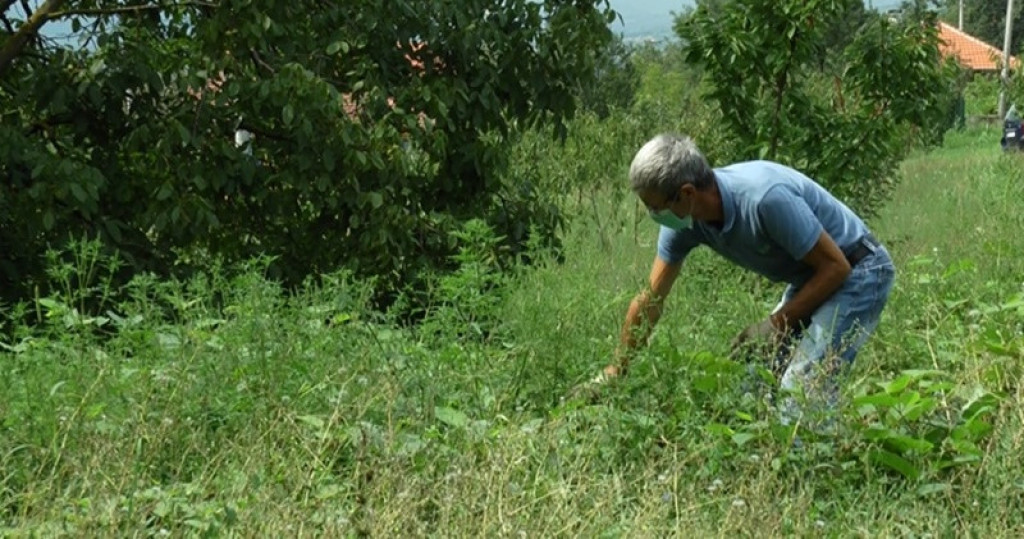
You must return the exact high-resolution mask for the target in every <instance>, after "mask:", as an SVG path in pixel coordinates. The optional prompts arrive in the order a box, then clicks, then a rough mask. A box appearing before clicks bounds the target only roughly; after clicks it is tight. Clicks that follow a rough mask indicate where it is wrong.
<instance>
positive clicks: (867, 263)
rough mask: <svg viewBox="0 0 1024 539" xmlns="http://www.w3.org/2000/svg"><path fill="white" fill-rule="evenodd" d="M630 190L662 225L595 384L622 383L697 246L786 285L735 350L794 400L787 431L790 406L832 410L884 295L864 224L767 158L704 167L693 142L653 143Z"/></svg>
mask: <svg viewBox="0 0 1024 539" xmlns="http://www.w3.org/2000/svg"><path fill="white" fill-rule="evenodd" d="M629 179H630V183H631V186H632V189H633V192H634V193H636V195H637V196H639V197H640V199H641V200H642V201H643V203H644V205H646V206H647V209H648V212H649V213H650V216H651V218H652V219H654V221H656V222H657V223H659V224H660V225H661V229H660V233H659V236H658V250H657V256H656V257H655V259H654V265H653V268H652V269H651V274H650V283H649V288H648V289H647V290H644V291H642V292H641V293H639V294H638V295H637V296H636V297H635V298H634V299H633V301H632V303H631V304H630V306H629V310H628V312H627V314H626V320H625V323H624V325H623V328H622V335H621V346H620V348H619V350H618V351H617V352H616V356H617V358H618V361H617V362H613V363H612V364H610V365H608V366H607V367H605V369H604V371H603V373H602V375H601V376H599V379H601V380H605V379H608V378H611V377H615V376H619V375H623V374H625V373H626V369H627V368H628V365H629V359H630V355H631V353H632V352H633V351H634V350H635V349H636V347H637V346H638V345H639V343H641V342H645V341H646V340H647V338H648V336H649V335H650V330H651V328H652V327H653V326H654V324H656V323H657V321H658V319H659V318H660V317H661V314H662V310H663V305H664V301H665V298H666V297H667V296H668V295H669V292H670V291H671V290H672V285H673V283H674V282H675V281H676V278H677V277H678V276H679V273H680V270H681V268H682V265H683V261H684V259H685V258H686V256H687V255H688V254H689V252H690V251H691V250H692V249H693V248H694V247H697V246H698V245H706V246H708V247H710V248H711V249H713V250H714V251H716V252H717V253H718V254H720V255H721V256H723V257H724V258H726V259H728V260H730V261H732V262H733V263H736V264H738V265H740V266H742V267H744V268H747V269H749V270H752V271H755V272H757V273H759V274H761V275H763V276H765V277H767V278H768V279H771V280H773V281H776V282H785V283H788V286H787V288H786V290H785V292H784V293H783V296H782V301H781V302H780V303H779V304H778V306H777V307H776V308H775V309H774V310H773V311H772V312H771V314H770V315H769V316H768V317H767V318H765V319H764V320H762V321H760V322H757V323H755V324H753V325H751V326H750V327H748V328H746V329H744V330H743V331H742V332H741V333H740V334H739V335H738V336H737V337H736V338H735V340H734V341H733V350H734V352H739V351H741V350H743V349H748V350H749V349H750V348H747V347H750V346H751V345H760V346H756V347H753V349H755V350H760V351H761V353H765V350H766V348H765V347H764V346H763V345H768V346H770V347H771V348H770V349H771V350H772V352H771V354H772V356H774V357H771V356H770V357H765V358H764V360H765V361H766V362H768V363H769V364H770V365H771V366H772V368H773V369H772V370H773V371H774V372H775V373H776V376H781V384H780V385H781V388H782V389H783V390H786V391H787V392H793V393H792V394H791V395H790V396H788V397H786V398H785V399H784V400H783V401H782V402H781V406H780V412H781V413H782V417H783V421H784V422H787V423H788V422H793V421H795V420H797V419H799V418H800V415H801V413H802V410H804V408H803V407H801V406H800V405H799V403H798V401H797V400H796V399H795V398H794V395H795V392H796V390H802V391H803V393H804V396H805V397H806V398H807V399H808V400H809V401H814V402H816V403H817V404H819V405H823V406H821V407H822V408H826V409H828V408H832V407H834V406H835V404H836V400H837V398H838V380H837V374H838V370H839V367H842V366H844V365H848V364H849V363H851V362H852V361H853V359H854V357H855V356H856V355H857V352H858V350H859V349H860V348H861V346H862V345H863V344H864V342H865V341H866V340H867V338H868V337H869V336H870V335H871V333H872V332H873V331H874V329H875V327H876V325H877V323H878V319H879V316H880V314H881V312H882V309H883V308H884V307H885V304H886V301H887V300H888V297H889V292H890V290H891V288H892V283H893V278H894V274H895V271H894V268H893V263H892V259H891V258H890V257H889V253H888V252H887V250H886V249H885V247H883V246H882V245H881V244H880V243H879V242H878V241H877V240H876V239H875V238H874V237H873V236H872V235H871V233H870V232H869V231H868V228H867V226H866V225H865V224H864V222H863V220H861V218H860V217H858V216H857V215H856V214H854V213H853V212H852V211H851V210H850V209H849V208H848V207H847V206H846V205H845V204H843V203H842V202H840V201H839V200H837V199H836V198H835V197H833V196H832V195H831V194H830V193H829V192H828V191H826V190H825V189H824V188H822V187H821V186H820V185H818V184H817V183H816V182H814V181H813V180H811V179H810V178H808V177H807V176H805V175H804V174H802V173H800V172H798V171H796V170H793V169H791V168H789V167H786V166H783V165H781V164H778V163H772V162H769V161H750V162H743V163H736V164H733V165H731V166H726V167H723V168H716V169H712V168H711V167H710V166H709V164H708V162H707V160H706V159H705V158H704V156H703V155H702V154H701V152H700V150H699V149H698V148H697V146H696V145H695V144H694V143H693V141H692V140H690V138H688V137H685V136H677V135H671V134H662V135H658V136H656V137H654V138H653V139H652V140H650V141H649V142H647V143H646V144H645V145H644V146H643V147H642V148H640V150H639V151H638V152H637V153H636V156H635V157H634V159H633V162H632V164H631V165H630V169H629Z"/></svg>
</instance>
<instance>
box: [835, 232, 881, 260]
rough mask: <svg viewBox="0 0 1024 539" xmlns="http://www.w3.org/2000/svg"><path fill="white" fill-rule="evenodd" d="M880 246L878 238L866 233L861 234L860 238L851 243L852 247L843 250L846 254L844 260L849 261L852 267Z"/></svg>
mask: <svg viewBox="0 0 1024 539" xmlns="http://www.w3.org/2000/svg"><path fill="white" fill-rule="evenodd" d="M881 246H882V244H881V243H878V240H876V239H875V237H874V236H872V235H871V234H870V233H868V234H865V235H863V236H861V238H860V239H859V240H857V243H855V244H854V245H853V248H852V249H849V250H847V251H844V253H843V254H845V255H846V260H847V262H849V263H850V267H851V268H852V267H853V266H856V265H857V263H858V262H860V261H861V260H863V259H864V258H865V257H867V256H868V255H870V254H871V253H874V252H875V251H876V250H878V249H879V248H880V247H881Z"/></svg>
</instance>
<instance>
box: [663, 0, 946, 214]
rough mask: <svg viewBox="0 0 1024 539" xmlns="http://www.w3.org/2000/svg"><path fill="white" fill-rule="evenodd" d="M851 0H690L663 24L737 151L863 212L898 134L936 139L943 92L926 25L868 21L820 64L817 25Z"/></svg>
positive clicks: (876, 193) (942, 122)
mask: <svg viewBox="0 0 1024 539" xmlns="http://www.w3.org/2000/svg"><path fill="white" fill-rule="evenodd" d="M852 3H853V2H851V1H835V0H815V1H797V0H793V1H782V2H775V1H768V0H736V1H733V2H727V3H725V5H724V6H723V7H721V8H717V9H712V8H709V7H706V6H705V5H704V4H698V7H697V9H696V10H694V11H693V12H692V13H690V14H686V15H683V16H680V17H678V18H677V19H676V21H675V31H676V33H677V34H678V35H679V36H680V37H681V38H682V39H683V41H684V43H685V48H686V57H687V59H688V61H690V62H692V63H693V64H696V65H700V66H702V68H703V69H704V70H705V73H706V76H707V84H708V89H707V92H706V94H707V96H708V97H710V98H713V99H714V100H715V101H716V102H717V103H718V104H719V106H720V107H721V109H722V113H723V115H724V118H725V122H726V125H727V126H728V127H729V130H730V132H731V134H732V136H733V137H734V138H736V139H737V140H740V141H742V143H743V144H744V148H743V151H742V152H741V157H743V158H767V159H772V160H779V161H782V162H785V163H788V164H790V165H793V166H795V167H796V168H798V169H801V170H803V171H805V172H806V173H808V174H809V175H810V176H811V177H814V178H816V179H818V180H819V181H821V182H822V183H824V184H825V185H826V186H827V187H829V188H831V189H832V190H833V191H834V192H835V193H836V194H838V195H839V196H842V197H844V199H846V200H848V201H850V203H851V204H852V205H854V206H856V207H857V209H858V210H860V211H862V212H864V213H872V212H874V211H877V209H878V203H879V202H880V201H881V200H882V199H883V198H884V197H885V195H886V194H887V193H888V192H890V190H891V188H892V184H893V177H894V174H895V169H896V165H897V163H898V162H899V160H900V159H901V158H902V157H903V156H905V155H906V153H907V150H908V149H909V147H910V145H911V144H910V143H911V142H912V141H913V139H912V138H909V135H910V134H911V133H913V132H914V131H917V132H920V137H921V138H920V140H923V141H926V142H928V143H935V142H936V141H941V136H942V134H943V133H944V132H945V131H946V129H947V128H948V121H949V120H948V118H947V117H946V115H947V112H948V108H949V101H950V99H952V97H951V95H952V93H951V92H952V91H953V88H952V85H951V83H950V82H949V81H950V80H951V75H950V74H948V73H947V72H946V71H944V67H943V64H942V62H941V61H940V57H939V52H938V47H937V43H938V38H937V30H936V28H935V26H934V25H933V24H930V23H929V24H918V23H916V22H907V23H900V22H895V23H894V22H890V21H889V20H887V19H885V18H883V17H875V18H874V19H869V20H868V22H866V23H865V24H864V25H863V26H862V27H861V28H860V29H859V30H858V32H857V35H856V37H855V38H854V39H853V40H852V41H851V42H850V43H849V44H848V45H846V47H845V48H844V49H842V50H834V51H827V52H828V56H827V57H828V59H829V61H828V62H822V61H821V55H822V51H821V44H822V43H823V42H824V41H825V35H826V33H827V32H828V31H829V29H830V28H833V27H834V26H835V24H836V22H837V21H838V20H839V19H840V18H842V17H844V16H845V14H846V13H848V12H849V11H850V10H851V5H852ZM949 69H951V68H949ZM897 74H898V76H894V75H897ZM922 92H924V93H923V94H922Z"/></svg>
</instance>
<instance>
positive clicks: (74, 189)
mask: <svg viewBox="0 0 1024 539" xmlns="http://www.w3.org/2000/svg"><path fill="white" fill-rule="evenodd" d="M69 188H70V189H71V196H73V197H75V200H77V201H79V202H85V201H86V199H87V198H88V195H86V194H85V190H84V189H82V186H81V185H78V184H77V183H71V185H70V186H69Z"/></svg>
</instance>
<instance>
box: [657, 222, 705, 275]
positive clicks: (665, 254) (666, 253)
mask: <svg viewBox="0 0 1024 539" xmlns="http://www.w3.org/2000/svg"><path fill="white" fill-rule="evenodd" d="M699 243H700V242H698V241H697V237H696V236H695V233H694V231H693V229H689V230H673V229H671V228H668V227H666V226H663V227H661V230H660V231H659V232H658V258H660V259H662V260H663V261H664V262H665V263H666V264H669V265H671V266H675V265H677V264H680V263H681V262H682V261H683V259H685V258H686V255H688V254H689V253H690V251H692V250H693V248H694V247H696V246H697V245H699Z"/></svg>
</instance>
